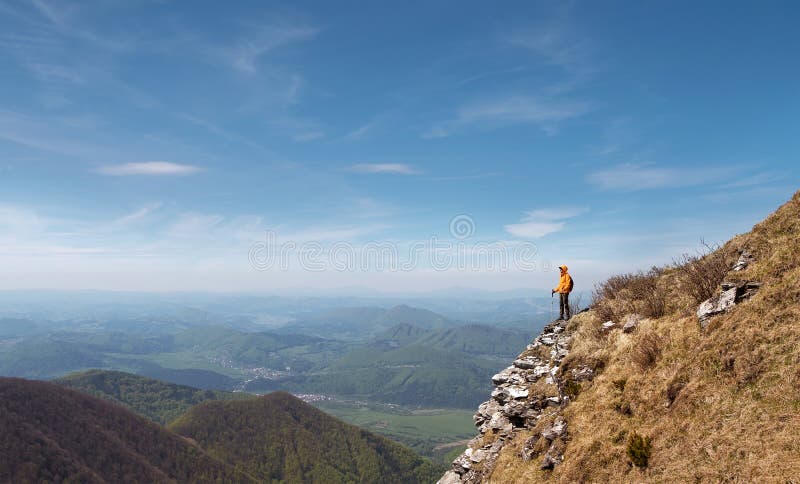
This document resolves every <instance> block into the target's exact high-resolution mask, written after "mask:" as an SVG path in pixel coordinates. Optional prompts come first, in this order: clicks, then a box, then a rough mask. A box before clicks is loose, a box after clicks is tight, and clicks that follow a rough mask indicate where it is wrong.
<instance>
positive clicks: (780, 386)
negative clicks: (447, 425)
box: [491, 192, 800, 482]
mask: <svg viewBox="0 0 800 484" xmlns="http://www.w3.org/2000/svg"><path fill="white" fill-rule="evenodd" d="M742 249H744V250H747V251H749V252H751V253H752V254H753V256H755V261H754V262H753V263H751V264H750V265H749V267H747V268H746V269H745V270H743V271H739V272H735V271H729V269H730V266H731V264H732V263H733V262H735V261H736V259H737V257H738V251H739V250H742ZM720 267H722V268H723V270H720V269H719V268H720ZM723 279H724V280H726V281H747V280H749V281H759V282H762V283H763V285H762V286H761V289H760V290H759V291H758V292H757V293H756V294H755V295H754V296H753V297H752V298H751V299H749V300H745V301H743V302H741V303H739V304H737V305H736V306H735V307H733V309H731V310H730V311H729V312H727V313H723V314H720V315H718V316H714V317H713V318H712V319H711V320H710V322H709V324H708V325H707V326H706V327H705V328H703V327H702V326H701V325H700V324H699V322H698V317H697V315H696V314H695V311H696V309H697V307H698V304H699V303H700V302H701V301H702V300H703V299H704V298H705V297H707V296H708V295H709V293H712V294H713V293H718V291H719V289H718V287H719V284H720V282H722V280H723ZM709 288H710V290H709ZM598 296H599V297H598V301H597V303H596V305H595V307H594V309H593V310H592V311H590V312H588V313H584V314H581V315H579V316H578V317H575V318H573V320H572V321H570V324H569V326H568V330H570V331H574V336H573V344H572V349H571V351H570V354H569V356H568V357H567V359H566V360H565V361H564V363H563V365H562V368H561V370H562V372H566V371H569V369H570V368H576V367H578V366H581V365H588V366H590V367H592V368H594V369H595V371H596V372H597V377H596V378H595V379H594V380H593V381H591V382H582V383H580V384H579V385H578V386H575V387H573V388H572V391H573V392H574V393H576V394H577V397H576V398H575V399H574V401H573V402H572V403H570V404H569V405H568V406H566V407H565V410H564V416H565V417H566V419H567V422H568V425H569V439H568V441H567V443H566V449H565V451H564V461H563V463H562V464H560V465H558V466H556V467H555V469H554V470H553V471H542V470H540V469H539V465H538V462H537V461H535V460H532V461H529V462H523V461H522V460H521V459H519V458H518V457H516V456H515V454H514V453H515V452H518V451H519V449H520V448H521V446H522V445H523V443H524V442H525V439H526V438H528V437H530V436H532V435H534V434H535V431H536V430H535V429H534V430H533V431H528V432H525V433H523V435H520V437H519V438H518V439H515V445H513V446H508V449H506V448H504V449H503V453H502V454H501V457H500V460H498V463H497V466H496V468H495V470H494V473H493V474H492V476H491V478H492V480H493V481H497V482H534V481H543V480H552V481H559V482H560V481H564V482H574V481H585V482H608V481H625V482H642V481H651V482H667V481H669V482H690V481H693V482H701V481H702V482H720V481H726V482H794V481H796V480H797V477H798V476H800V457H799V456H800V418H798V414H800V370H798V368H800V192H798V193H797V194H795V195H794V197H793V198H792V200H790V201H789V202H788V203H786V204H785V205H783V206H782V207H780V209H778V210H777V211H776V212H775V213H774V214H773V215H771V216H769V217H768V218H767V219H766V220H764V221H763V222H762V223H760V224H758V225H756V226H755V227H754V228H753V230H752V231H751V232H749V233H747V234H744V235H740V236H737V237H735V238H734V239H732V240H731V241H729V242H728V243H727V244H725V245H724V246H723V247H721V248H719V249H718V250H716V251H714V252H712V253H709V254H708V255H706V256H705V257H702V258H687V259H684V260H683V261H682V263H680V264H677V265H673V266H671V267H666V268H661V269H657V270H654V271H650V272H648V273H639V274H632V275H627V276H618V277H616V278H612V279H610V280H609V281H607V282H606V283H604V284H602V285H600V286H599V287H598ZM631 312H637V313H639V314H642V315H643V316H646V318H645V319H644V320H643V321H642V322H641V323H640V324H639V326H638V328H636V330H635V331H633V332H631V333H629V334H627V333H624V332H622V331H619V330H611V331H605V332H604V331H601V330H600V324H601V323H603V322H604V321H606V320H607V319H612V320H613V321H615V322H620V321H621V319H622V317H623V316H624V315H625V314H628V313H631Z"/></svg>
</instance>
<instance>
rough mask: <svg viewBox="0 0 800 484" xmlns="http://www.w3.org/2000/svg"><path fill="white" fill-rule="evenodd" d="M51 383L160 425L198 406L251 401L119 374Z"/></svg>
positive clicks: (243, 395)
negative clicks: (218, 401)
mask: <svg viewBox="0 0 800 484" xmlns="http://www.w3.org/2000/svg"><path fill="white" fill-rule="evenodd" d="M54 383H58V384H59V385H62V386H65V387H69V388H72V389H74V390H79V391H82V392H84V393H88V394H89V395H94V396H96V397H100V398H103V399H106V400H110V401H113V402H116V403H118V404H120V405H122V406H123V407H125V408H127V409H128V410H131V411H132V412H135V413H137V414H139V415H142V416H144V417H147V418H149V419H150V420H152V421H154V422H156V423H159V424H161V425H166V424H167V423H169V422H171V421H173V420H174V419H176V418H177V417H179V416H180V415H182V414H184V413H185V412H186V411H187V410H189V408H190V407H193V406H194V405H197V404H198V403H202V402H205V401H209V400H245V399H248V398H254V396H253V395H250V394H247V393H232V392H222V391H217V390H198V389H196V388H192V387H188V386H183V385H176V384H174V383H166V382H162V381H159V380H154V379H152V378H147V377H143V376H139V375H133V374H131V373H124V372H121V371H106V370H89V371H86V372H83V373H74V374H71V375H67V376H65V377H63V378H59V379H57V380H54Z"/></svg>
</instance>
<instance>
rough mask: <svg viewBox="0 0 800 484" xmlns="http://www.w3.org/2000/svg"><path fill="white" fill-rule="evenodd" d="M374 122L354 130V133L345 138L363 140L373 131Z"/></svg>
mask: <svg viewBox="0 0 800 484" xmlns="http://www.w3.org/2000/svg"><path fill="white" fill-rule="evenodd" d="M373 124H374V122H369V123H367V124H365V125H363V126H359V127H358V128H356V129H354V130H353V131H351V132H349V133H347V135H346V136H345V138H348V139H361V138H362V137H363V136H364V135H365V134H367V132H368V131H369V130H371V129H372V126H373Z"/></svg>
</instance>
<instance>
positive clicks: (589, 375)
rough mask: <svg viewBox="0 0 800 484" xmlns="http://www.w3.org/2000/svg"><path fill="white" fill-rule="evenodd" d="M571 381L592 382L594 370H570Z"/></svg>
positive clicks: (586, 368) (586, 367)
mask: <svg viewBox="0 0 800 484" xmlns="http://www.w3.org/2000/svg"><path fill="white" fill-rule="evenodd" d="M571 373H572V380H573V381H576V382H579V381H592V380H593V379H594V370H592V369H591V368H589V367H588V366H579V367H577V368H573V369H572V372H571Z"/></svg>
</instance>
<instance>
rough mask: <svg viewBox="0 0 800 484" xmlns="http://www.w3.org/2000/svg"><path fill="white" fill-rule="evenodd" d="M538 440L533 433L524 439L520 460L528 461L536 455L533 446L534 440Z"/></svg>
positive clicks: (534, 444)
mask: <svg viewBox="0 0 800 484" xmlns="http://www.w3.org/2000/svg"><path fill="white" fill-rule="evenodd" d="M538 441H539V436H538V435H534V436H533V437H530V438H529V439H528V440H526V441H525V445H523V446H522V460H523V461H524V462H528V461H529V460H531V459H533V458H534V457H536V455H537V454H536V451H535V450H534V447H535V446H536V442H538Z"/></svg>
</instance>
